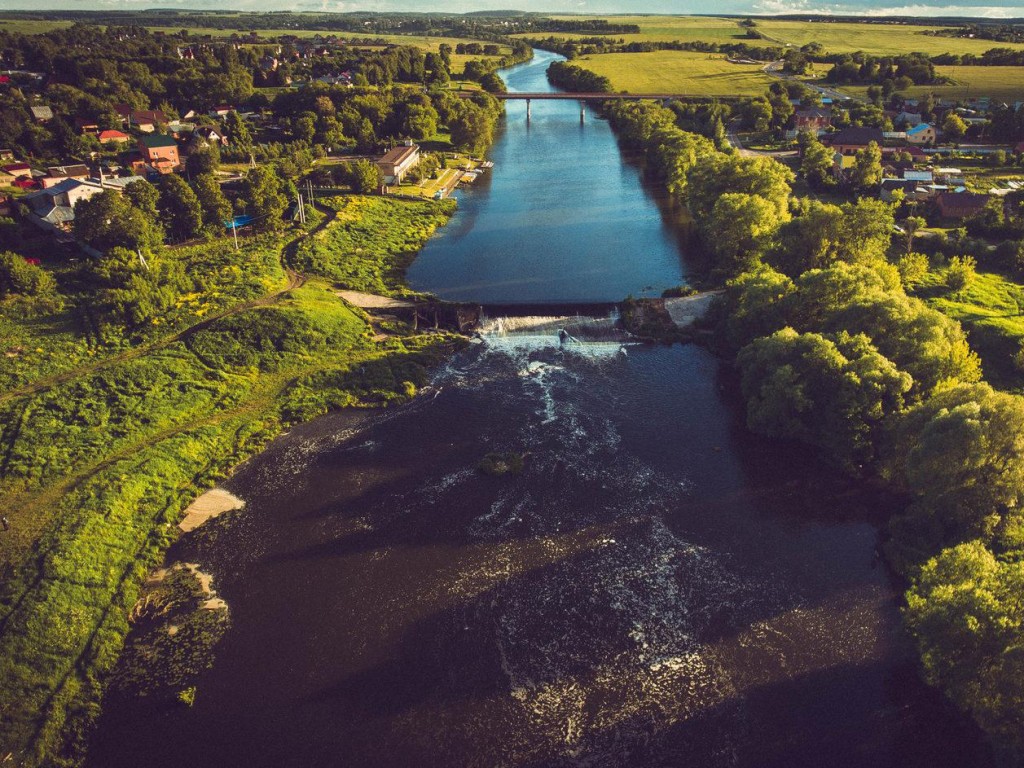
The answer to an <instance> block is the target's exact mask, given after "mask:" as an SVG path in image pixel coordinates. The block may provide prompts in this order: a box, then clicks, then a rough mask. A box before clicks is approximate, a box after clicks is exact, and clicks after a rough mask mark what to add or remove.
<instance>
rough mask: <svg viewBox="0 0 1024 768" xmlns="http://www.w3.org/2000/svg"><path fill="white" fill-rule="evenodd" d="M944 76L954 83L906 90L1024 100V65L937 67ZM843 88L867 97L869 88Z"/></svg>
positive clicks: (910, 93) (955, 96)
mask: <svg viewBox="0 0 1024 768" xmlns="http://www.w3.org/2000/svg"><path fill="white" fill-rule="evenodd" d="M935 69H936V71H937V72H938V73H939V74H940V75H942V76H943V77H948V78H949V79H951V80H953V84H951V85H916V86H914V87H912V88H909V89H908V90H907V91H905V92H904V93H905V94H906V95H907V96H924V95H925V94H928V93H933V94H935V95H936V96H937V97H940V98H947V99H956V100H961V99H966V98H968V97H970V98H978V97H981V96H988V97H990V98H993V99H997V100H999V101H1009V102H1014V101H1019V100H1021V99H1024V67H944V66H940V67H936V68H935ZM839 90H841V91H844V92H846V93H851V94H853V95H856V96H863V95H864V94H865V93H866V92H867V87H866V86H865V87H860V86H843V87H842V88H840V89H839Z"/></svg>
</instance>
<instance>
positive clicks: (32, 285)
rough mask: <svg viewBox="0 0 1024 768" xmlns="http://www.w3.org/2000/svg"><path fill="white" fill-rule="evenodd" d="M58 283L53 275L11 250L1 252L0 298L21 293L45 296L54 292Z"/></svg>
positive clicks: (23, 294) (22, 294)
mask: <svg viewBox="0 0 1024 768" xmlns="http://www.w3.org/2000/svg"><path fill="white" fill-rule="evenodd" d="M56 288H57V283H56V281H55V280H54V279H53V275H51V274H50V273H49V272H47V271H46V270H44V269H43V268H42V267H39V266H37V265H35V264H29V263H28V262H27V261H25V259H24V258H22V257H21V256H19V255H18V254H16V253H12V252H11V251H3V252H2V253H0V298H4V297H6V296H10V295H11V294H19V295H21V296H43V295H46V294H50V293H53V292H54V291H55V290H56Z"/></svg>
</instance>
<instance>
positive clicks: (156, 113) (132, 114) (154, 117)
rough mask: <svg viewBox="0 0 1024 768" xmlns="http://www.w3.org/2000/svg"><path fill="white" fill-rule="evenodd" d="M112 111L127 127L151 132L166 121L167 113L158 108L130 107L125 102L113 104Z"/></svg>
mask: <svg viewBox="0 0 1024 768" xmlns="http://www.w3.org/2000/svg"><path fill="white" fill-rule="evenodd" d="M114 111H116V112H117V114H119V115H120V116H121V120H122V121H123V122H125V123H127V124H128V127H129V128H135V129H136V130H138V131H141V132H142V133H152V132H153V131H155V130H156V129H157V126H159V125H162V124H163V123H166V122H167V115H165V114H164V113H163V112H161V111H160V110H159V109H132V108H131V107H130V106H129V105H127V104H115V105H114Z"/></svg>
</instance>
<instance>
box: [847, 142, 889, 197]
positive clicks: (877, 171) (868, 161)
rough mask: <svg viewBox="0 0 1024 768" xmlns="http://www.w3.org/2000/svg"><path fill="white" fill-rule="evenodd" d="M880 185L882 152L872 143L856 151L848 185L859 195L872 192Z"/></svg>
mask: <svg viewBox="0 0 1024 768" xmlns="http://www.w3.org/2000/svg"><path fill="white" fill-rule="evenodd" d="M881 183H882V150H881V148H880V147H879V146H878V144H877V143H876V142H874V141H872V142H871V143H870V144H868V145H867V146H866V147H864V149H858V150H857V154H856V156H855V159H854V163H853V168H851V169H850V185H851V186H852V187H853V188H854V189H855V190H856V191H857V192H860V193H861V194H864V193H866V192H871V191H873V190H874V189H875V188H876V187H878V185H879V184H881Z"/></svg>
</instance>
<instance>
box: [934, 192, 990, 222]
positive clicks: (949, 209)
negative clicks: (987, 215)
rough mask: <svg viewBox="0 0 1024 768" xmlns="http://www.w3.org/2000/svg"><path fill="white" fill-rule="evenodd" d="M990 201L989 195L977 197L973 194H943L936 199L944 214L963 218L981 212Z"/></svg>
mask: <svg viewBox="0 0 1024 768" xmlns="http://www.w3.org/2000/svg"><path fill="white" fill-rule="evenodd" d="M988 201H989V197H988V195H977V194H974V193H973V192H941V193H939V194H938V195H936V197H935V202H936V203H937V204H938V206H939V208H940V209H941V210H942V212H943V214H947V213H954V214H959V215H962V216H970V215H972V214H975V213H979V212H981V210H982V209H983V208H984V207H985V206H986V205H987V204H988Z"/></svg>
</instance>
